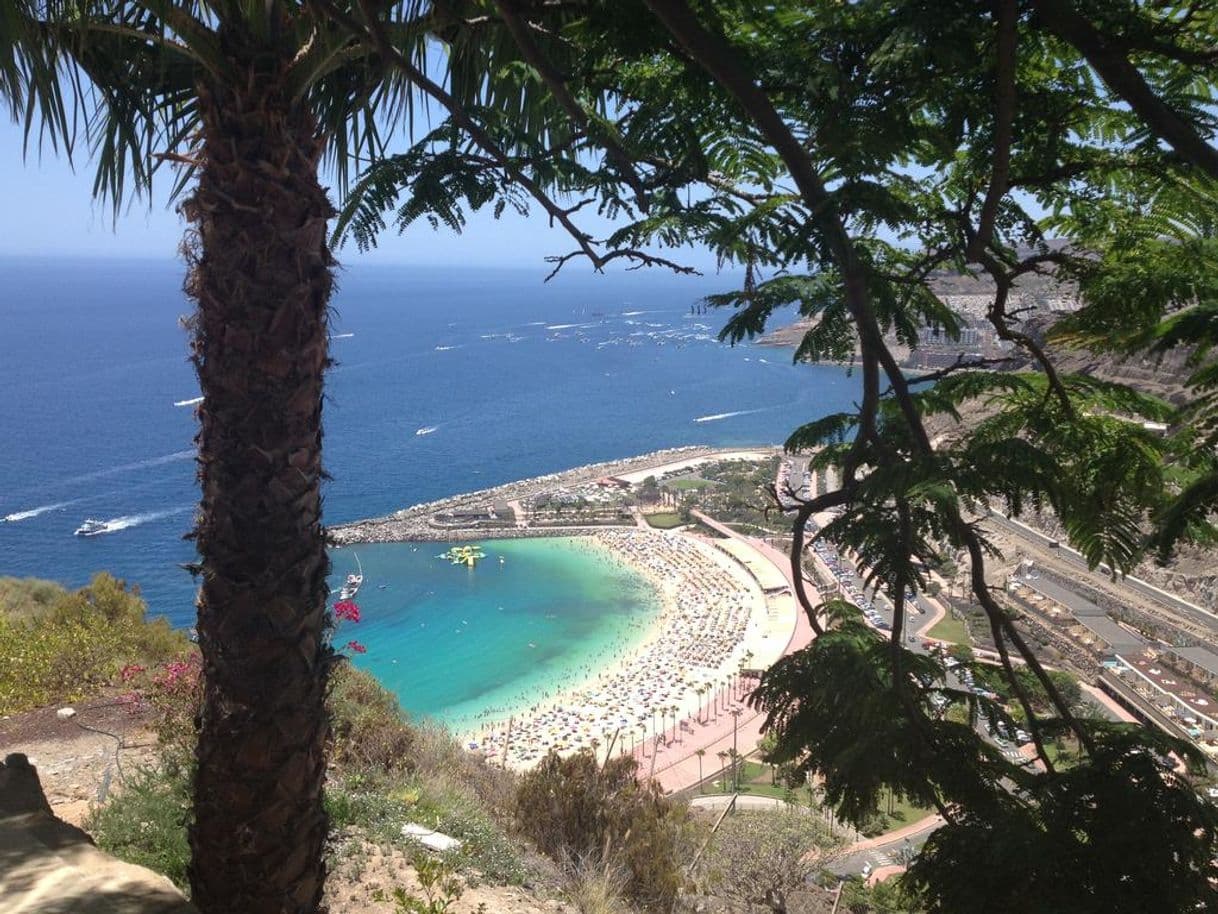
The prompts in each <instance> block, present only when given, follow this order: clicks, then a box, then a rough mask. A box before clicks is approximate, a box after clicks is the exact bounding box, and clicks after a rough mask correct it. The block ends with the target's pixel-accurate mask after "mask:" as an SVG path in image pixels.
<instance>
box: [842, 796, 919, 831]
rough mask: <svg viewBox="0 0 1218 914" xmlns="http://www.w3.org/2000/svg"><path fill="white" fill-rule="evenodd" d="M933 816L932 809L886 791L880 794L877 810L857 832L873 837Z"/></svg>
mask: <svg viewBox="0 0 1218 914" xmlns="http://www.w3.org/2000/svg"><path fill="white" fill-rule="evenodd" d="M934 814H935V809H934V808H933V807H931V806H924V805H920V804H918V803H915V802H912V801H910V800H909V799H908V798H907V797H902V796H899V795H897V794H894V793H893V792H892V791H890V790H886V791H883V792H882V793H881V794H880V801H879V809H878V810H877V811H876V813H875V814H874V815H872V816H870V817H869V818H868V819H867V820H865V821H864V823H863V827H862V828H861V829H859V830H860V831H861V832H862V833H863V834H864V835H867V836H868V837H873V836H875V835H882V834H884V833H885V832H890V831H894V830H895V829H898V828H903V827H904V826H906V825H911V824H913V823H914V822H919V821H921V820H922V819H925V818H926V817H927V816H933V815H934Z"/></svg>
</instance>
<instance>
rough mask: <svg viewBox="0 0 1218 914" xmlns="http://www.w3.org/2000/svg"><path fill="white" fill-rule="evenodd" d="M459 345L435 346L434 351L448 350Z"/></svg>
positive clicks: (457, 347) (458, 347)
mask: <svg viewBox="0 0 1218 914" xmlns="http://www.w3.org/2000/svg"><path fill="white" fill-rule="evenodd" d="M460 348H461V347H460V346H437V347H436V349H435V351H436V352H448V351H449V350H450V349H460Z"/></svg>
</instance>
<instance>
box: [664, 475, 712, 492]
mask: <svg viewBox="0 0 1218 914" xmlns="http://www.w3.org/2000/svg"><path fill="white" fill-rule="evenodd" d="M714 485H715V483H713V482H711V481H710V480H709V479H696V478H692V479H691V478H688V477H687V478H684V479H666V480H664V488H666V489H676V490H677V491H678V492H687V491H691V490H693V491H701V490H702V489H707V488H710V487H711V486H714Z"/></svg>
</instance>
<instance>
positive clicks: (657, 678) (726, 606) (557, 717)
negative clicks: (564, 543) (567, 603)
mask: <svg viewBox="0 0 1218 914" xmlns="http://www.w3.org/2000/svg"><path fill="white" fill-rule="evenodd" d="M582 542H583V543H584V544H585V548H590V549H592V548H595V549H603V550H606V551H607V552H608V553H609V554H610V555H611V556H613V557H614V558H615V559H617V560H618V561H620V562H623V563H624V564H627V565H629V566H630V567H631V568H633V569H635V570H636V571H637V572H638V573H640V574H642V575H643V576H645V577H646V578H647V579H648V580H649V581H650V582H651V584H652V585H653V586H654V587H655V588H656V591H657V594H658V595H659V598H660V601H661V609H660V612H659V614H658V617H657V619H656V622H655V625H654V626H653V627H652V630H651V631H650V632H649V633H648V634H647V635H646V636H645V638H644V639H643V640H642V643H640V644H639V646H638V647H637V648H636V649H635V650H634V651H633V652H632V653H631V654H629V655H628V656H625V657H621V658H614V657H610V658H608V659H609V660H610V661H611V663H612V666H610V667H609V668H606V669H602V670H600V671H597V672H595V673H593V674H591V675H590V676H589V677H588V678H587V679H586V680H585V681H584V682H583V683H580V684H578V685H577V686H576V687H575V688H572V689H570V690H567V691H564V692H562V693H560V694H558V695H555V696H554V697H553V698H551V699H549V700H546V701H543V702H539V703H536V704H533V705H531V706H528V707H523V708H521V709H519V710H518V712H517V713H516V714H514V715H511V716H509V717H508V718H507V719H500V720H498V721H496V722H493V723H492V722H484V723H483V724H482V725H481V726H480V727H479V728H478V729H477V730H476V731H475V732H473V733H470V734H467V740H468V745H469V747H470V748H471V749H474V750H477V751H480V752H482V753H484V754H485V755H486V756H487V757H488V758H489V759H491V760H493V761H495V762H497V763H500V764H503V765H506V766H509V767H515V768H523V767H528V766H530V765H532V764H534V763H536V762H537V761H538V760H539V759H540V758H542V757H543V756H544V755H545V754H546V753H547V752H549V751H551V750H554V751H557V752H560V753H564V754H565V753H568V752H574V751H577V750H579V749H582V748H594V747H598V746H605V747H606V751H608V746H609V743H610V742H611V741H612V742H613V743H614V746H613V751H614V752H615V754H616V753H617V752H621V751H630V750H631V749H632V748H633V747H634V746H635V745H637V744H639V743H642V742H644V741H646V740H648V739H655V738H656V736H657V735H659V734H662V733H663V732H664V731H665V729H667V728H668V727H667V725H666V724H665V721H668V720H674V719H676V720H681V719H686V718H688V717H690V716H692V715H695V714H697V713H698V709H699V707H700V706H703V705H705V704H706V703H707V702H708V701H711V700H713V697H714V694H715V692H716V691H719V690H723V689H725V688H727V687H728V686H729V684H730V682H731V681H732V679H733V677H735V676H737V675H739V673H740V672H741V670H742V669H743V668H745V667H747V666H748V665H749V661H750V660H751V659H752V657H753V656H754V654H755V651H756V650H758V649H760V646H761V644H762V642H763V641H764V639H765V638H766V637H767V634H768V633H769V630H770V619H769V613H768V610H767V604H766V599H765V595H764V594H763V593H762V591H761V588H760V587H759V585H758V584H757V582H756V581H755V580H754V579H753V578H752V577H751V576H750V575H749V574H748V572H747V571H745V570H744V569H743V568H742V567H741V566H740V565H738V564H737V563H736V562H735V560H734V559H733V558H732V557H731V556H729V555H728V554H727V553H725V552H723V551H721V550H719V549H718V548H717V547H716V546H714V545H713V544H711V543H710V542H708V541H706V540H703V539H701V538H698V537H695V536H692V535H688V534H683V533H679V532H671V531H665V532H660V531H648V530H642V529H637V528H634V529H612V530H601V531H597V532H596V533H595V534H593V535H591V536H588V537H585V538H584V540H582ZM791 621H792V623H793V619H792V620H791Z"/></svg>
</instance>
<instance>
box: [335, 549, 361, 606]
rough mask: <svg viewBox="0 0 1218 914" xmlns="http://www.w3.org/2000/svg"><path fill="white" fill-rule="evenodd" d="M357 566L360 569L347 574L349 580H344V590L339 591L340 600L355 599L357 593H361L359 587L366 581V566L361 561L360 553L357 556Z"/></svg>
mask: <svg viewBox="0 0 1218 914" xmlns="http://www.w3.org/2000/svg"><path fill="white" fill-rule="evenodd" d="M353 554H354V553H353ZM355 567H356V568H357V569H358V570H357V571H356V573H354V574H349V575H347V580H346V581H344V582H343V587H342V590H340V591H339V592H338V598H339V599H340V600H353V599H355V595H356V594H357V593H359V589H360V587H361V586H362V585H363V583H364V566H362V565H361V564H360V563H359V556H358V555H357V556H355Z"/></svg>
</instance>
